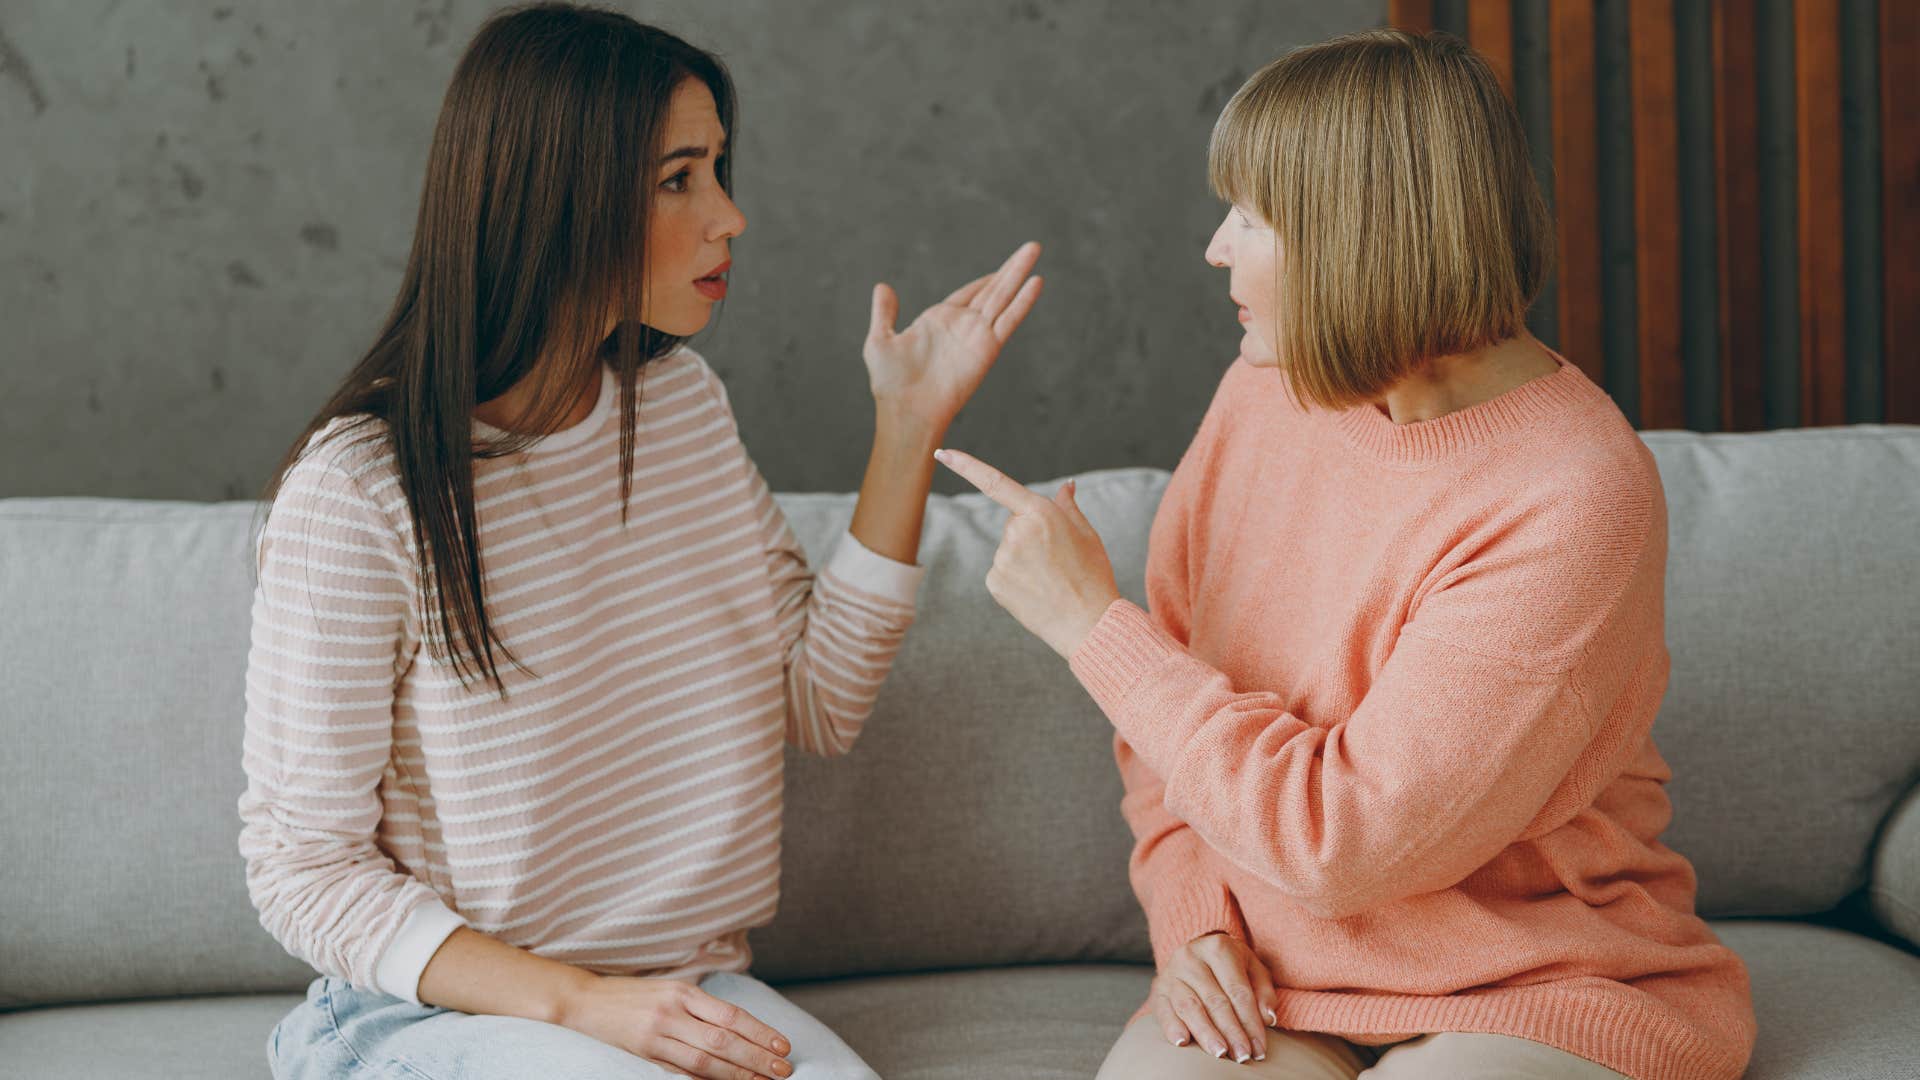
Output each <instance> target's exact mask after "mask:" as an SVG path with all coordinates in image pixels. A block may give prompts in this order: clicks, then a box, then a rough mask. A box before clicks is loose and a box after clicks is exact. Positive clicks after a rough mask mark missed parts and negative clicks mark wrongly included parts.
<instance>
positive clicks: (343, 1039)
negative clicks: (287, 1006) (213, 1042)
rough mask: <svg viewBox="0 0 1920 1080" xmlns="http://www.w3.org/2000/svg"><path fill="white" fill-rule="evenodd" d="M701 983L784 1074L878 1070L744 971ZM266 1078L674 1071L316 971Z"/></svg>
mask: <svg viewBox="0 0 1920 1080" xmlns="http://www.w3.org/2000/svg"><path fill="white" fill-rule="evenodd" d="M700 989H702V990H705V991H706V992H707V993H709V994H712V995H713V996H714V997H717V998H722V999H724V1000H726V1001H730V1002H732V1003H733V1004H735V1005H738V1006H740V1007H741V1008H743V1009H745V1010H747V1011H748V1012H749V1013H752V1014H753V1015H754V1016H755V1017H757V1018H759V1019H760V1020H761V1021H762V1022H763V1023H766V1024H768V1025H770V1026H771V1027H773V1029H774V1030H776V1031H778V1032H780V1034H782V1035H785V1036H786V1037H787V1039H788V1041H789V1042H791V1043H792V1044H793V1053H791V1054H789V1055H787V1060H788V1061H790V1062H792V1064H793V1075H792V1077H791V1078H790V1080H879V1074H878V1073H875V1072H874V1071H873V1070H872V1069H871V1068H868V1067H867V1064H866V1062H864V1061H861V1060H860V1055H858V1054H856V1053H854V1052H853V1049H852V1048H851V1047H849V1046H847V1044H846V1043H844V1042H841V1041H840V1037H839V1036H837V1035H835V1034H834V1033H833V1032H832V1031H831V1030H829V1029H828V1028H827V1026H826V1025H825V1024H822V1023H821V1022H820V1021H818V1020H815V1019H814V1018H813V1017H811V1016H809V1015H807V1013H806V1012H805V1011H804V1010H802V1009H801V1008H800V1007H799V1006H797V1005H795V1004H793V1003H792V1002H790V1001H788V1000H787V999H786V998H784V997H781V996H780V994H779V993H778V992H776V991H775V990H774V989H773V988H772V987H770V986H768V985H767V984H766V983H763V982H761V981H760V980H758V979H755V978H753V977H752V976H748V975H736V974H733V973H731V972H716V973H714V974H712V975H708V976H706V977H705V978H703V979H701V980H700ZM267 1060H268V1062H269V1063H271V1065H272V1066H273V1075H274V1078H275V1080H322V1078H326V1080H332V1078H335V1077H356V1078H362V1080H522V1078H524V1077H532V1076H555V1077H567V1078H569V1080H665V1078H668V1077H677V1076H680V1075H682V1074H681V1073H678V1072H674V1071H672V1070H670V1069H667V1068H664V1067H662V1066H659V1065H655V1064H653V1063H652V1062H650V1061H647V1060H645V1059H644V1058H639V1057H635V1056H634V1055H632V1054H629V1053H627V1052H626V1051H625V1050H621V1049H618V1048H616V1047H613V1046H609V1045H608V1044H606V1043H603V1042H601V1041H599V1040H598V1039H595V1038H592V1037H591V1036H587V1035H582V1034H580V1033H579V1032H577V1031H573V1030H571V1029H569V1028H563V1027H556V1026H555V1025H553V1024H543V1023H540V1022H539V1021H537V1020H522V1019H520V1018H518V1017H512V1016H475V1015H471V1014H468V1013H463V1012H456V1011H454V1010H452V1009H441V1008H435V1007H433V1006H429V1005H413V1004H409V1003H408V1002H406V1001H403V1000H401V999H400V998H397V997H394V996H392V995H391V994H382V993H380V992H378V991H373V990H360V989H356V988H355V987H354V986H353V985H352V984H350V983H348V982H347V981H346V980H344V979H336V978H333V977H331V976H321V977H320V978H318V979H315V980H314V981H313V985H311V986H309V987H307V1000H305V1001H303V1002H301V1003H300V1004H299V1005H296V1006H294V1009H293V1011H292V1012H290V1013H288V1014H287V1015H286V1017H285V1018H284V1019H282V1020H281V1021H280V1023H279V1024H278V1025H276V1026H275V1027H274V1029H273V1034H272V1035H270V1036H268V1038H267Z"/></svg>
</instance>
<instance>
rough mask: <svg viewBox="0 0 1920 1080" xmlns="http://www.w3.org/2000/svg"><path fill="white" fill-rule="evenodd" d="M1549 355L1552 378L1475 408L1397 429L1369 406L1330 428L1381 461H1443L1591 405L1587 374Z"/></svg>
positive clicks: (1344, 414) (1339, 416)
mask: <svg viewBox="0 0 1920 1080" xmlns="http://www.w3.org/2000/svg"><path fill="white" fill-rule="evenodd" d="M1542 347H1543V348H1544V346H1542ZM1547 352H1548V353H1549V354H1550V355H1551V356H1552V357H1553V360H1554V363H1555V364H1556V365H1558V367H1557V369H1556V370H1555V371H1554V372H1552V373H1551V374H1548V375H1540V376H1537V377H1535V378H1532V379H1528V380H1527V381H1526V382H1524V383H1521V384H1520V385H1519V386H1516V387H1514V388H1513V389H1511V390H1509V391H1507V392H1506V393H1504V394H1501V395H1499V396H1498V397H1493V398H1489V399H1487V400H1486V401H1482V402H1480V403H1479V404H1477V405H1469V406H1467V407H1466V408H1464V409H1456V410H1454V411H1453V412H1450V413H1447V414H1445V415H1444V416H1436V417H1434V418H1433V419H1431V420H1417V421H1415V422H1413V423H1411V424H1396V423H1394V422H1393V420H1392V419H1390V418H1389V417H1388V416H1387V414H1386V413H1385V412H1382V411H1381V410H1380V408H1379V406H1377V405H1375V404H1373V403H1372V402H1368V403H1366V404H1364V405H1359V406H1355V407H1354V408H1351V409H1342V410H1340V411H1339V412H1336V413H1335V414H1334V416H1333V422H1334V425H1335V426H1336V427H1337V428H1338V429H1339V430H1340V433H1341V435H1342V437H1343V438H1345V439H1346V441H1347V444H1348V445H1350V446H1352V447H1354V448H1355V449H1357V450H1360V451H1362V452H1364V453H1367V454H1370V455H1372V456H1374V457H1376V458H1379V459H1381V460H1383V461H1387V462H1390V463H1393V464H1401V465H1420V464H1430V463H1433V462H1436V461H1442V460H1445V459H1446V458H1448V457H1451V456H1452V455H1454V454H1457V453H1459V452H1460V451H1462V450H1465V449H1468V448H1469V447H1473V446H1479V445H1482V444H1484V443H1487V442H1490V441H1492V440H1494V439H1497V438H1499V437H1501V436H1503V435H1506V434H1508V433H1511V432H1514V431H1519V430H1522V429H1524V428H1526V427H1527V426H1528V425H1529V424H1531V423H1533V422H1534V421H1536V420H1539V419H1540V418H1541V417H1544V416H1547V415H1550V414H1552V413H1554V412H1556V411H1559V410H1561V409H1565V408H1567V407H1568V406H1571V405H1575V404H1578V403H1579V402H1582V401H1587V400H1591V398H1592V395H1593V392H1594V391H1595V390H1597V389H1598V388H1597V387H1595V386H1594V384H1593V383H1592V381H1591V380H1589V379H1588V378H1587V376H1586V374H1585V373H1584V372H1582V371H1581V370H1580V369H1579V368H1578V367H1576V366H1574V365H1573V364H1570V363H1568V362H1567V359H1566V357H1564V356H1561V355H1560V354H1559V353H1557V352H1554V351H1553V350H1552V349H1547Z"/></svg>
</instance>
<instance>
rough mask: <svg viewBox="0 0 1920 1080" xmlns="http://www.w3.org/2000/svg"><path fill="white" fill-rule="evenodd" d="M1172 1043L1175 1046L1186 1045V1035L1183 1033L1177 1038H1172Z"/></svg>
mask: <svg viewBox="0 0 1920 1080" xmlns="http://www.w3.org/2000/svg"><path fill="white" fill-rule="evenodd" d="M1173 1045H1175V1046H1185V1045H1187V1037H1186V1036H1185V1035H1182V1036H1180V1037H1179V1038H1177V1039H1175V1040H1173Z"/></svg>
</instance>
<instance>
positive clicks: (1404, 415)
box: [1373, 330, 1559, 424]
mask: <svg viewBox="0 0 1920 1080" xmlns="http://www.w3.org/2000/svg"><path fill="white" fill-rule="evenodd" d="M1558 368H1559V365H1558V364H1556V363H1555V362H1554V359H1553V357H1552V356H1551V355H1549V354H1548V352H1547V350H1546V348H1545V346H1543V345H1541V344H1540V341H1539V339H1537V338H1535V337H1534V336H1533V335H1532V334H1530V333H1528V332H1527V331H1525V330H1522V331H1520V333H1519V334H1517V335H1515V336H1513V337H1510V338H1508V339H1507V340H1505V341H1502V342H1499V343H1498V344H1494V345H1489V346H1487V347H1486V348H1484V349H1476V350H1474V351H1473V352H1470V353H1457V354H1455V355H1452V356H1441V357H1436V358H1435V359H1434V360H1433V361H1432V362H1431V363H1430V364H1428V365H1426V366H1425V367H1424V368H1422V369H1421V370H1419V371H1416V372H1414V373H1412V374H1410V375H1408V376H1406V377H1405V378H1403V379H1401V380H1400V381H1399V382H1397V383H1394V384H1393V385H1392V386H1390V387H1388V388H1387V391H1386V393H1385V394H1383V395H1382V396H1381V397H1379V398H1376V399H1374V402H1373V405H1374V407H1375V408H1378V409H1379V410H1380V411H1382V412H1384V413H1386V414H1387V417H1388V418H1389V419H1391V420H1392V421H1393V422H1394V423H1396V424H1412V423H1418V422H1419V421H1421V420H1432V419H1434V418H1435V417H1440V416H1445V415H1447V414H1448V413H1450V412H1457V411H1459V410H1461V409H1465V408H1468V407H1469V406H1473V405H1478V404H1480V403H1481V402H1483V401H1490V400H1492V399H1494V398H1497V397H1499V396H1500V395H1501V394H1504V393H1506V392H1507V391H1509V390H1512V389H1513V388H1515V387H1517V386H1519V385H1520V384H1522V383H1525V382H1527V381H1529V380H1532V379H1535V378H1538V377H1540V376H1542V375H1551V374H1553V373H1554V371H1555V370H1557V369H1558Z"/></svg>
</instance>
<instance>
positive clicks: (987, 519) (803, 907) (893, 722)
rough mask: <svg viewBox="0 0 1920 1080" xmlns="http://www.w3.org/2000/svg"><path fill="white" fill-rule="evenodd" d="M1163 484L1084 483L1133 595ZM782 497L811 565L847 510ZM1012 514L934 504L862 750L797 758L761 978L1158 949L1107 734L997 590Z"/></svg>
mask: <svg viewBox="0 0 1920 1080" xmlns="http://www.w3.org/2000/svg"><path fill="white" fill-rule="evenodd" d="M1165 484H1166V475H1165V474H1164V473H1161V472H1158V471H1152V470H1122V471H1114V472H1104V473H1095V474H1090V475H1088V476H1086V477H1084V478H1082V479H1081V481H1080V483H1079V493H1078V496H1077V498H1078V502H1079V504H1080V506H1081V508H1082V509H1083V510H1084V511H1085V512H1086V514H1087V517H1088V518H1089V520H1091V521H1092V522H1093V524H1094V526H1095V527H1096V528H1098V529H1099V530H1100V534H1101V536H1102V537H1104V538H1105V539H1106V542H1107V545H1108V549H1109V552H1110V554H1111V557H1112V559H1113V564H1114V568H1115V574H1116V575H1117V576H1118V578H1119V580H1120V581H1121V582H1122V586H1121V588H1122V591H1124V592H1126V593H1127V594H1128V595H1129V596H1131V597H1132V598H1133V599H1135V600H1136V601H1138V600H1141V599H1142V591H1143V587H1142V584H1141V582H1142V580H1143V573H1144V567H1145V565H1146V542H1147V530H1148V527H1149V526H1150V525H1151V524H1152V520H1153V511H1154V509H1155V508H1156V507H1157V506H1158V505H1159V501H1160V492H1161V490H1162V489H1163V488H1164V487H1165ZM1056 486H1057V485H1056V484H1055V483H1047V484H1040V485H1035V487H1036V490H1040V491H1043V492H1046V493H1048V494H1051V493H1052V492H1053V491H1054V490H1055V487H1056ZM782 505H783V507H784V508H785V510H786V512H787V514H788V516H789V518H790V519H791V520H792V522H793V526H794V530H795V532H796V533H797V534H798V535H799V536H800V537H801V541H802V543H803V544H805V546H806V547H807V551H808V555H809V557H810V558H812V559H814V560H816V561H817V560H820V559H823V558H824V557H825V555H826V549H827V548H828V547H829V546H830V545H831V544H832V543H833V541H834V538H835V537H837V536H838V535H839V533H840V532H841V530H843V529H845V528H846V525H847V521H848V519H849V517H850V516H851V514H852V509H853V506H852V501H851V500H850V499H847V498H845V497H843V496H826V495H806V496H797V497H789V498H786V499H784V500H783V502H782ZM1005 521H1006V512H1005V511H1003V510H1001V509H1000V508H999V507H998V506H996V505H994V504H993V503H991V502H989V501H988V500H987V499H986V497H985V496H982V495H977V494H976V495H963V496H957V497H945V496H935V497H934V498H933V500H932V505H931V506H930V507H929V509H928V513H927V524H926V530H925V536H924V538H923V539H922V540H921V545H920V561H921V562H922V564H924V565H925V566H927V567H928V571H927V576H926V580H925V582H924V583H923V584H922V585H921V592H920V612H921V614H920V618H919V621H918V622H917V623H916V624H915V626H914V629H913V631H912V632H911V633H909V634H908V635H907V639H906V643H905V644H904V646H903V647H902V649H901V652H900V655H899V658H898V659H897V660H896V661H895V663H894V670H893V674H892V675H891V676H889V677H888V679H887V682H886V684H885V685H884V686H883V687H882V689H881V692H880V699H879V701H878V703H877V704H876V706H875V708H874V715H873V719H872V720H871V721H870V722H869V724H868V726H867V728H866V730H865V732H864V733H863V734H862V735H861V737H860V743H859V745H858V746H857V747H855V749H854V752H853V753H852V754H850V755H848V756H847V757H845V758H841V759H837V760H833V761H821V760H817V759H810V758H801V757H793V758H791V759H790V760H789V763H788V765H789V769H790V772H789V774H788V788H787V817H786V831H785V837H786V845H787V848H786V854H785V859H784V864H783V865H784V871H783V873H784V880H783V882H782V898H781V911H780V915H779V917H778V918H777V919H776V920H775V922H774V924H773V925H772V926H770V927H768V928H766V929H764V930H760V931H757V932H756V933H755V934H754V935H753V943H754V954H755V957H756V970H757V971H758V972H759V973H760V974H761V975H762V976H763V977H765V978H769V979H792V978H820V977H831V976H835V975H844V974H864V973H872V972H883V971H903V970H907V971H911V970H921V969H930V968H948V967H973V966H979V965H985V964H1003V963H1040V962H1050V961H1051V962H1070V961H1081V960H1124V961H1145V960H1150V959H1151V955H1152V954H1151V953H1150V951H1149V950H1148V947H1147V938H1146V921H1145V918H1144V917H1143V916H1142V914H1141V912H1140V907H1139V904H1138V903H1137V902H1136V901H1135V900H1134V898H1133V892H1132V888H1131V887H1130V886H1129V885H1128V883H1127V852H1128V850H1129V848H1130V846H1131V837H1130V834H1129V833H1128V832H1127V826H1126V822H1125V821H1124V820H1123V819H1122V818H1121V817H1120V795H1121V790H1122V789H1121V785H1120V778H1119V773H1118V771H1117V770H1116V769H1115V768H1114V763H1113V747H1112V738H1113V729H1112V727H1111V726H1110V725H1109V724H1108V723H1107V721H1106V718H1105V717H1103V716H1102V715H1101V713H1100V710H1099V709H1098V708H1097V707H1096V706H1095V705H1094V704H1093V702H1092V699H1090V698H1089V697H1088V696H1087V694H1086V692H1085V691H1084V690H1082V689H1081V688H1080V684H1079V683H1078V682H1077V681H1076V680H1075V679H1074V677H1073V674H1072V672H1070V671H1069V670H1068V669H1067V665H1066V662H1065V661H1064V660H1061V659H1060V658H1059V657H1058V656H1056V655H1054V653H1053V652H1052V650H1050V649H1048V648H1047V646H1046V645H1044V644H1042V643H1041V642H1040V641H1039V639H1037V638H1035V637H1033V636H1032V635H1030V634H1028V633H1027V632H1026V631H1025V630H1023V629H1022V628H1021V627H1020V624H1019V623H1017V622H1015V621H1014V620H1013V617H1012V616H1010V615H1008V614H1007V613H1006V612H1004V611H1002V610H1001V609H1000V606H999V605H998V604H996V603H994V601H993V598H992V597H991V596H989V595H988V594H987V590H986V585H985V583H984V582H985V579H986V574H987V568H988V567H989V566H990V565H991V564H992V562H993V553H994V550H995V548H996V547H998V545H999V537H1000V530H1001V527H1002V526H1003V524H1004V523H1005Z"/></svg>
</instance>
